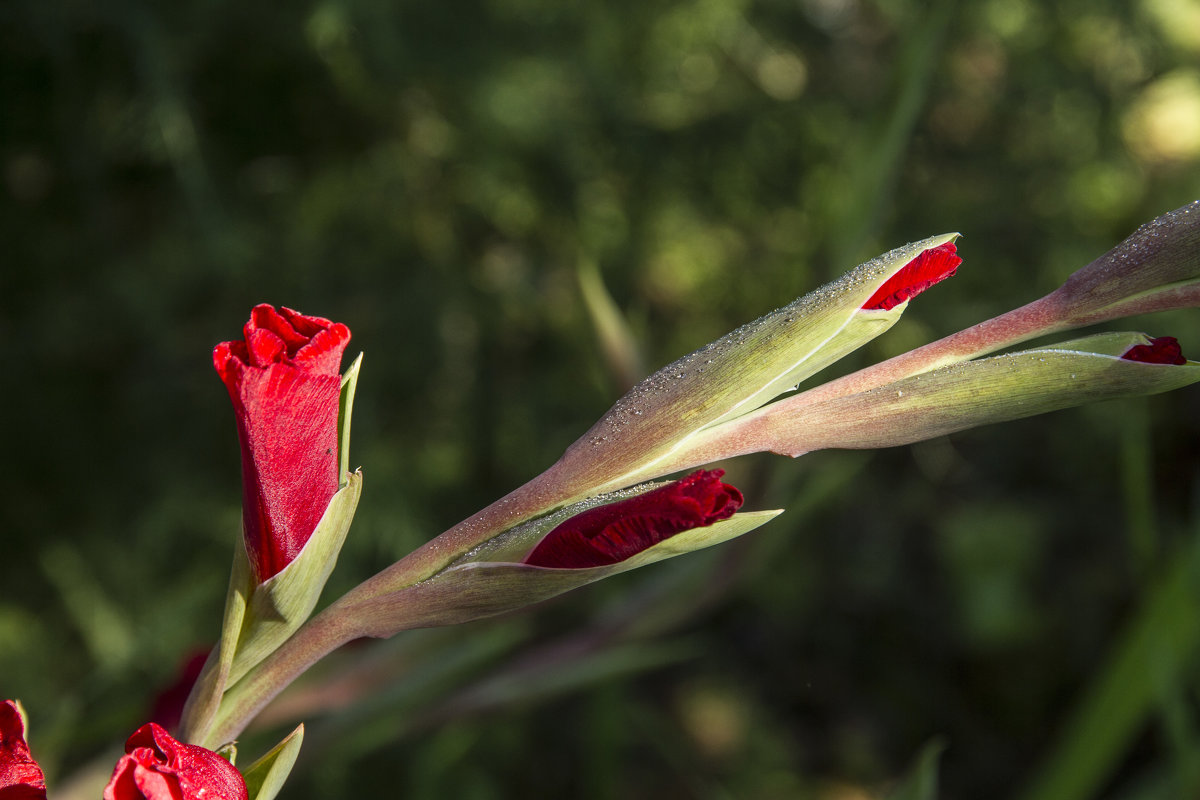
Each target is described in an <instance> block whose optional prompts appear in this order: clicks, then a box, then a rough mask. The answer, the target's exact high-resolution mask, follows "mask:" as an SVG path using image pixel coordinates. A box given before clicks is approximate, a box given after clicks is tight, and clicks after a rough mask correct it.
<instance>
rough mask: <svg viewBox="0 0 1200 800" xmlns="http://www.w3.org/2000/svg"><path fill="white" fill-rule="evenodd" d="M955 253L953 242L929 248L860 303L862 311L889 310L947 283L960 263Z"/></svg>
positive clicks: (960, 260) (956, 251) (956, 249)
mask: <svg viewBox="0 0 1200 800" xmlns="http://www.w3.org/2000/svg"><path fill="white" fill-rule="evenodd" d="M957 253H958V248H956V247H955V246H954V242H946V243H945V244H942V245H938V246H937V247H931V248H929V249H928V250H926V251H925V252H923V253H921V255H919V256H917V257H916V258H914V259H913V260H912V261H910V262H908V263H907V264H905V265H904V266H903V267H901V268H900V271H899V272H897V273H896V274H895V275H893V276H892V277H890V278H888V279H887V281H886V282H885V283H884V284H883V286H880V287H879V288H878V289H877V290H876V291H875V294H873V295H871V299H870V300H868V301H867V302H866V303H864V304H863V311H890V310H891V309H893V308H895V307H896V306H898V305H900V304H901V303H903V302H904V301H905V300H908V299H910V298H913V297H916V296H917V295H919V294H920V293H921V292H923V291H925V290H926V289H928V288H929V287H930V286H933V285H934V284H935V283H939V282H941V281H944V280H946V278H949V277H950V276H951V275H953V274H954V272H955V270H957V269H958V265H959V264H961V263H962V259H961V258H959V257H958V255H957Z"/></svg>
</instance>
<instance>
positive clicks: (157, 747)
mask: <svg viewBox="0 0 1200 800" xmlns="http://www.w3.org/2000/svg"><path fill="white" fill-rule="evenodd" d="M125 752H126V754H127V755H124V756H121V760H120V761H118V762H117V766H116V768H115V769H113V774H112V778H111V779H110V780H109V782H108V786H106V787H104V800H248V793H247V791H246V781H245V780H244V779H243V778H242V775H241V773H240V772H238V771H237V767H235V766H233V764H230V763H229V762H228V761H226V760H225V759H223V758H221V757H220V756H219V755H217V754H216V753H214V752H213V751H212V750H206V749H205V748H203V747H200V746H199V745H194V744H184V743H183V742H180V741H177V740H176V739H174V738H173V737H172V736H171V734H169V733H167V732H166V731H165V730H163V728H162V726H160V725H158V724H156V723H154V722H151V723H148V724H146V725H143V726H142V727H140V728H138V729H137V730H136V731H134V733H133V736H130V737H129V739H128V740H127V741H126V742H125Z"/></svg>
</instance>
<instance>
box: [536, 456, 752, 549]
mask: <svg viewBox="0 0 1200 800" xmlns="http://www.w3.org/2000/svg"><path fill="white" fill-rule="evenodd" d="M724 474H725V471H724V470H720V469H714V470H711V471H706V470H699V471H697V472H693V473H692V474H691V475H688V476H687V477H686V478H684V479H683V480H680V481H675V482H674V483H669V484H667V485H666V486H661V487H659V488H658V489H654V490H652V491H649V492H646V493H644V494H639V495H635V496H634V497H630V498H628V499H626V500H619V501H617V502H615V503H609V504H608V505H603V506H597V507H595V508H592V509H589V510H587V511H584V512H582V513H580V514H576V515H575V516H574V517H571V518H570V519H569V520H567V521H566V522H564V523H562V524H561V525H559V526H558V527H557V528H555V529H554V530H552V531H550V533H548V534H546V537H545V538H544V539H542V540H541V541H540V542H538V545H537V547H535V548H533V551H532V552H531V553H530V554H529V555H528V556H526V557H525V562H524V563H526V564H530V565H532V566H535V567H556V568H559V569H581V568H584V567H602V566H607V565H609V564H616V563H618V562H620V561H624V560H625V559H627V558H629V557H631V556H634V555H636V554H638V553H640V552H642V551H643V550H645V549H646V548H648V547H651V546H653V545H656V544H658V543H659V542H661V541H663V540H664V539H669V538H671V537H672V536H674V535H675V534H677V533H681V532H683V531H687V530H691V529H692V528H702V527H704V526H706V525H711V524H713V523H714V522H717V521H718V520H722V519H728V518H729V517H732V516H733V513H734V512H735V511H737V510H738V509H739V508H741V506H742V493H741V492H739V491H738V490H737V489H736V488H734V487H733V486H730V485H729V484H727V483H721V480H720V479H721V476H722V475H724Z"/></svg>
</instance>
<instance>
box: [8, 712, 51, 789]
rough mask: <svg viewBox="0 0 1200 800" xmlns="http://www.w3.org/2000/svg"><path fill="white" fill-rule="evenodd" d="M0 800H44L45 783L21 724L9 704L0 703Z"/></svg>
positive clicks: (18, 713) (22, 723) (18, 714)
mask: <svg viewBox="0 0 1200 800" xmlns="http://www.w3.org/2000/svg"><path fill="white" fill-rule="evenodd" d="M0 800H46V779H45V777H44V776H43V775H42V768H41V767H39V766H38V763H37V762H36V761H34V760H33V755H32V754H31V753H30V752H29V745H28V744H27V743H26V742H25V721H24V720H23V719H21V714H20V712H19V711H17V704H16V703H14V702H13V701H12V700H5V701H4V702H3V703H0Z"/></svg>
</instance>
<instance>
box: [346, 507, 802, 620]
mask: <svg viewBox="0 0 1200 800" xmlns="http://www.w3.org/2000/svg"><path fill="white" fill-rule="evenodd" d="M651 488H652V487H651ZM609 499H611V497H610V498H609ZM782 513H783V512H782V510H774V511H748V512H742V513H738V514H734V515H733V516H732V517H730V518H729V519H726V520H721V521H719V522H714V523H713V524H712V525H708V526H706V527H702V528H693V529H692V530H689V531H683V532H682V533H678V534H675V535H674V536H672V537H670V538H669V539H666V540H664V541H662V542H659V543H658V544H656V545H654V546H653V547H649V548H647V549H646V550H643V551H642V552H641V553H638V554H637V555H635V556H633V557H631V558H628V559H626V560H624V561H621V562H619V563H617V564H611V565H608V566H603V567H590V568H587V569H550V568H546V567H533V566H529V565H528V564H519V563H511V562H489V561H468V562H465V563H458V564H456V565H454V566H452V567H450V568H448V569H446V570H444V571H442V572H440V573H438V574H437V575H436V576H434V577H433V578H431V579H429V580H427V581H423V582H421V583H419V584H416V585H415V586H410V587H408V588H406V589H401V590H399V591H396V592H391V593H388V594H385V595H380V596H376V597H372V598H369V599H366V600H363V601H361V602H359V603H356V604H355V607H354V608H353V610H352V613H353V614H354V615H355V616H356V618H357V619H359V620H360V621H361V622H362V624H363V625H364V626H365V627H364V629H365V630H367V631H369V632H370V635H372V636H380V637H385V636H391V635H392V634H394V633H397V632H398V631H402V630H407V629H410V628H426V627H434V626H440V625H456V624H459V623H462V622H469V621H471V620H475V619H479V618H481V617H489V616H492V615H495V614H502V613H505V612H508V611H515V610H517V609H519V608H523V607H525V606H528V605H531V604H533V603H538V602H541V601H543V600H547V599H549V598H551V597H554V596H555V595H559V594H562V593H563V592H567V591H570V590H571V589H575V588H578V587H580V586H584V585H586V584H589V583H593V582H595V581H598V580H601V579H603V578H607V577H609V576H611V575H617V574H619V573H622V572H626V571H628V570H631V569H636V568H638V567H642V566H645V565H647V564H653V563H655V562H657V561H662V560H663V559H667V558H673V557H675V556H677V555H682V554H684V553H690V552H692V551H695V550H700V549H703V548H705V547H711V546H713V545H715V544H720V543H721V542H725V541H728V540H729V539H733V538H735V537H738V536H741V535H742V534H744V533H748V532H749V531H751V530H754V529H755V528H757V527H759V526H760V525H763V524H765V523H767V522H769V521H770V520H772V519H774V518H775V517H777V516H778V515H779V514H782ZM476 552H479V551H476ZM346 613H351V611H350V610H347V612H346Z"/></svg>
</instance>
